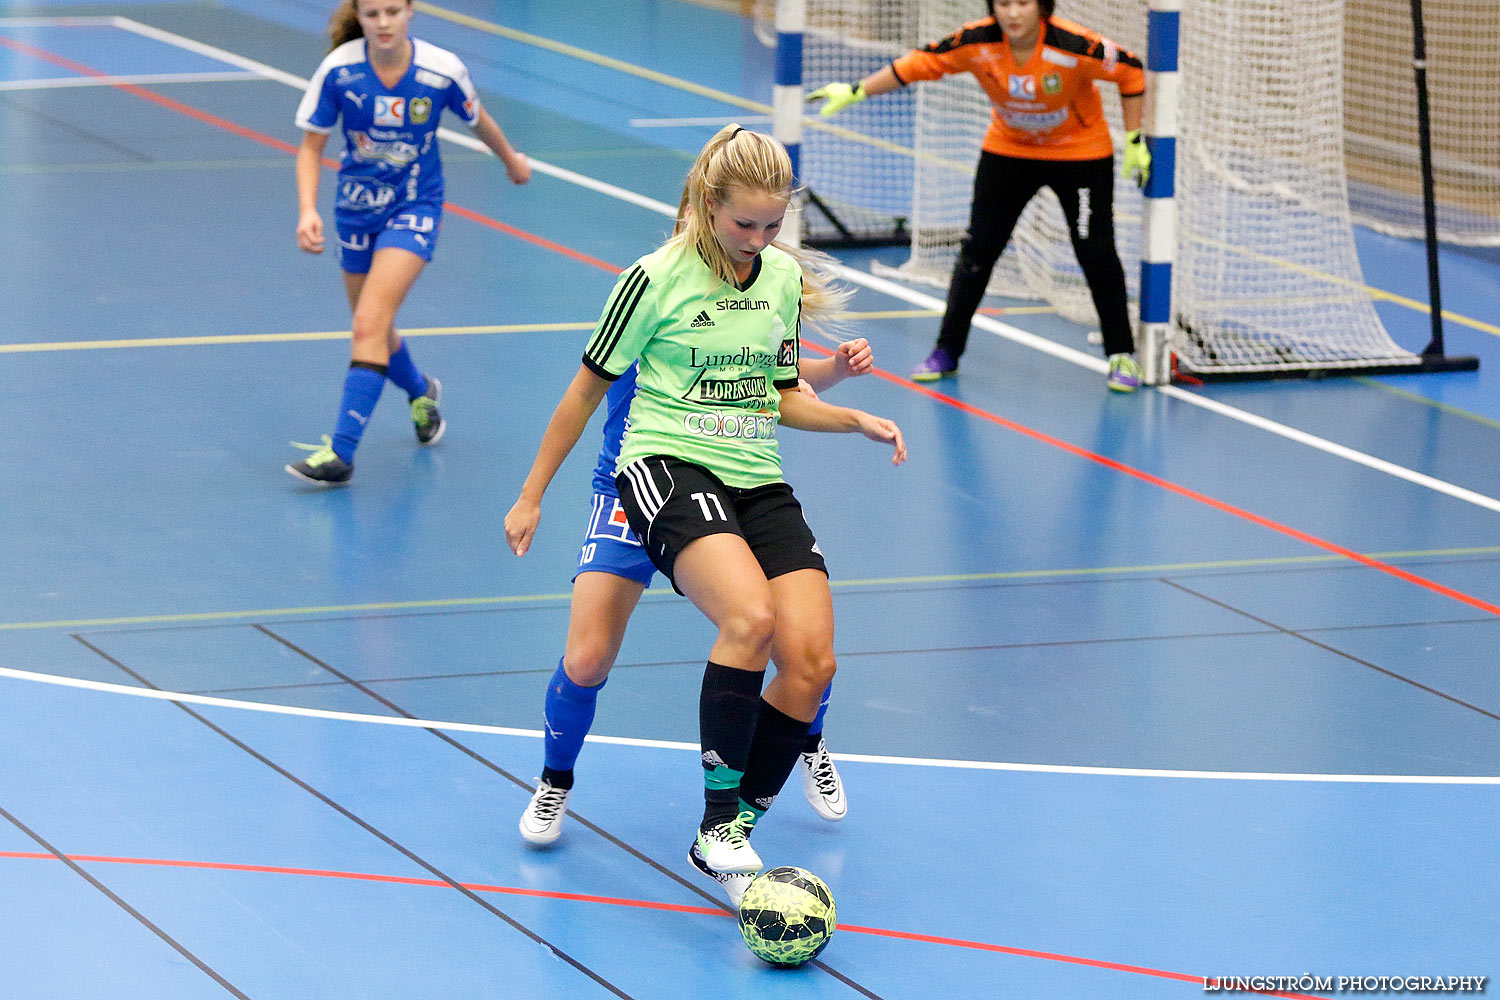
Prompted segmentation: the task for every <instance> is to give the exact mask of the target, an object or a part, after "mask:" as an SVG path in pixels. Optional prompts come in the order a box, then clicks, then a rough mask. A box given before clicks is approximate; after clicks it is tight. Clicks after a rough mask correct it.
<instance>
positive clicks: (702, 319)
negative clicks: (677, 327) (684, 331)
mask: <svg viewBox="0 0 1500 1000" xmlns="http://www.w3.org/2000/svg"><path fill="white" fill-rule="evenodd" d="M713 325H714V320H713V317H712V316H710V315H709V314H708V310H706V309H705V310H703V311H702V312H700V313H698V315H697V316H694V317H693V322H692V323H691V324H689V328H690V329H693V330H701V329H703V328H704V327H705V326H713Z"/></svg>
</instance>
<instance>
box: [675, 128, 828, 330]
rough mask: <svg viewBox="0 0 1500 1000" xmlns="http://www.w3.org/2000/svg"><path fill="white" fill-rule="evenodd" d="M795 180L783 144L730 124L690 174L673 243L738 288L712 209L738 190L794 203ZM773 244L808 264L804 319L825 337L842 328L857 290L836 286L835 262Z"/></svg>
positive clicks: (812, 252)
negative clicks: (715, 224)
mask: <svg viewBox="0 0 1500 1000" xmlns="http://www.w3.org/2000/svg"><path fill="white" fill-rule="evenodd" d="M793 179H794V178H793V176H792V160H791V157H789V156H787V153H786V148H785V147H783V146H782V145H781V143H779V142H777V141H776V140H775V139H773V138H771V137H770V136H768V135H764V134H762V133H760V132H752V131H750V130H749V129H746V128H742V127H741V126H739V125H726V126H725V127H724V128H722V129H720V130H719V131H718V133H716V134H715V135H714V137H713V138H712V139H710V140H708V143H707V144H706V145H705V146H704V147H703V149H702V151H700V152H699V153H698V159H697V160H695V161H694V162H693V167H692V169H691V170H689V171H688V176H687V182H686V183H685V184H684V185H683V188H682V198H681V199H680V200H679V202H678V205H677V223H676V225H675V226H674V227H673V229H672V237H671V239H669V240H668V241H667V243H668V244H669V245H674V244H675V245H678V246H685V247H692V248H693V250H695V251H696V252H697V254H698V256H699V257H701V258H702V259H703V263H705V264H707V265H708V269H709V270H710V271H712V272H713V273H714V274H715V275H716V276H717V277H718V278H719V279H720V280H722V281H724V282H725V283H727V284H730V285H733V284H736V283H737V278H736V276H735V273H734V264H733V262H732V261H731V260H730V259H729V254H728V253H727V252H726V251H725V250H724V248H723V246H721V245H720V244H719V240H718V237H716V236H715V235H714V229H713V214H712V213H713V208H712V205H723V204H724V203H725V202H727V201H729V200H730V198H731V197H732V196H733V193H734V189H735V188H741V189H743V190H745V191H750V192H754V193H756V194H769V195H772V196H775V197H778V198H785V199H787V200H788V201H790V200H791V197H792V183H793ZM711 203H712V204H711ZM772 245H773V246H776V247H778V248H779V249H781V250H783V251H785V252H786V253H789V254H791V255H792V256H793V257H794V258H796V260H797V263H799V264H800V265H802V318H803V320H804V321H806V322H808V323H810V324H812V325H815V326H818V327H820V328H822V329H823V330H824V331H825V332H828V331H831V330H832V329H833V328H836V327H837V326H838V325H839V324H840V320H841V318H842V315H843V313H844V311H845V306H846V304H847V303H848V301H849V298H850V296H852V295H853V294H854V290H853V289H852V288H849V287H847V286H838V285H835V284H834V277H835V268H836V264H835V261H834V260H833V258H831V257H829V256H828V255H827V254H824V253H819V252H817V251H816V250H806V249H803V248H801V247H789V246H783V245H782V244H780V243H774V242H773V244H772Z"/></svg>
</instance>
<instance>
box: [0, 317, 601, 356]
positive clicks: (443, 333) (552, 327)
mask: <svg viewBox="0 0 1500 1000" xmlns="http://www.w3.org/2000/svg"><path fill="white" fill-rule="evenodd" d="M594 325H595V324H593V323H512V324H509V325H506V326H428V327H413V328H411V329H407V328H404V327H403V328H402V329H401V331H400V332H401V336H403V337H458V336H468V335H471V334H477V333H552V332H560V331H572V330H592V329H593V328H594ZM348 339H349V331H348V330H319V331H313V332H308V333H235V334H224V335H222V336H215V337H143V338H139V339H136V340H62V341H57V342H55V343H50V344H49V343H34V344H0V354H32V353H36V352H39V351H98V350H105V349H107V348H122V347H202V346H205V345H212V344H279V343H287V342H291V341H301V340H348Z"/></svg>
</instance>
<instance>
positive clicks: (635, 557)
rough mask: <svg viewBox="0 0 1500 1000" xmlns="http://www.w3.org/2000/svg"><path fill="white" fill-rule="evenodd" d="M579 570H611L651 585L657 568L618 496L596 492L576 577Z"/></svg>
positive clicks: (580, 552) (618, 574) (595, 571)
mask: <svg viewBox="0 0 1500 1000" xmlns="http://www.w3.org/2000/svg"><path fill="white" fill-rule="evenodd" d="M580 573H610V574H613V575H614V576H620V577H624V578H625V579H627V580H634V581H635V582H636V583H639V584H641V585H642V586H650V584H651V577H652V575H654V574H655V573H656V567H655V566H653V565H651V559H650V557H648V556H647V555H646V549H645V548H644V547H643V546H642V545H641V543H640V540H639V539H638V538H636V537H635V532H633V531H631V530H630V522H629V521H627V520H626V518H625V510H624V508H622V507H621V506H620V498H619V497H615V496H610V495H609V494H607V493H595V494H594V510H593V513H591V514H590V515H589V527H588V530H587V531H586V532H584V535H583V548H582V549H581V550H580V551H579V553H578V569H577V570H576V571H574V573H573V579H575V580H576V579H578V575H579V574H580Z"/></svg>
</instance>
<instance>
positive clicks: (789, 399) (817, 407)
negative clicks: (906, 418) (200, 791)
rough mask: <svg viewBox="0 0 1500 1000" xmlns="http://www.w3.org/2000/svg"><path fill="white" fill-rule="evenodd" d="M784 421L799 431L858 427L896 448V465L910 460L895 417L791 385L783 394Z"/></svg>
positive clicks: (839, 430)
mask: <svg viewBox="0 0 1500 1000" xmlns="http://www.w3.org/2000/svg"><path fill="white" fill-rule="evenodd" d="M781 422H782V423H783V424H784V425H786V426H787V427H791V428H793V429H794V430H799V431H826V432H831V433H835V434H852V433H855V432H856V431H857V432H858V433H860V434H863V435H864V436H865V437H867V438H869V439H870V440H871V441H884V442H885V443H887V444H889V445H891V446H892V447H893V448H894V449H895V453H894V454H893V455H892V456H891V464H892V465H900V464H901V463H902V462H904V461H906V439H905V438H904V437H902V436H901V428H900V427H897V426H896V422H895V421H893V420H887V419H885V418H884V417H877V416H874V415H873V414H869V413H866V412H865V411H864V410H855V409H851V408H850V407H847V406H831V405H829V404H828V403H825V402H823V401H822V400H821V399H816V398H814V397H811V396H809V395H807V394H806V393H804V392H800V391H798V390H796V389H788V390H786V391H785V392H783V393H782V394H781Z"/></svg>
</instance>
